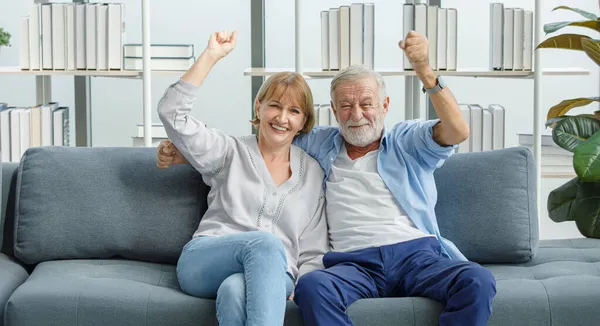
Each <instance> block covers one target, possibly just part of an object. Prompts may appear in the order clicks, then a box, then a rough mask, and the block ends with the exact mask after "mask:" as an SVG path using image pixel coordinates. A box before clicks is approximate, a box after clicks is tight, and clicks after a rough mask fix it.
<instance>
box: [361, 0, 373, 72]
mask: <svg viewBox="0 0 600 326" xmlns="http://www.w3.org/2000/svg"><path fill="white" fill-rule="evenodd" d="M363 15H364V16H363V19H364V28H363V65H365V66H367V67H369V68H371V69H374V68H375V4H373V3H365V4H364V8H363Z"/></svg>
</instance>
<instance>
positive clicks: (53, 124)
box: [0, 102, 70, 162]
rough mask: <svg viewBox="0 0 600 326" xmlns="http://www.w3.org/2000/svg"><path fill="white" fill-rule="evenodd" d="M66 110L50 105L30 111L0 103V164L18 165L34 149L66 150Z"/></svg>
mask: <svg viewBox="0 0 600 326" xmlns="http://www.w3.org/2000/svg"><path fill="white" fill-rule="evenodd" d="M69 134H70V132H69V108H68V107H59V105H58V103H56V102H51V103H47V104H44V105H36V106H33V107H11V106H8V105H7V104H6V103H0V151H1V153H2V156H1V158H2V161H3V162H18V161H19V160H20V159H21V157H22V156H23V154H24V153H25V151H26V150H27V149H29V148H31V147H38V146H69V144H70V142H69Z"/></svg>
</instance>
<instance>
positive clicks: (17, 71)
mask: <svg viewBox="0 0 600 326" xmlns="http://www.w3.org/2000/svg"><path fill="white" fill-rule="evenodd" d="M151 73H152V74H153V75H182V74H184V73H185V71H179V70H176V71H171V70H153V71H152V72H151ZM143 74H144V73H143V71H142V70H22V69H21V68H20V67H0V75H29V76H87V77H132V78H135V77H142V76H143Z"/></svg>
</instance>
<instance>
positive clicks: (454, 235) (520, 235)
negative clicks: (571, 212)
mask: <svg viewBox="0 0 600 326" xmlns="http://www.w3.org/2000/svg"><path fill="white" fill-rule="evenodd" d="M435 179H436V185H437V190H438V201H437V205H436V209H435V211H436V216H437V219H438V224H439V226H440V232H441V234H442V236H443V237H445V238H447V239H449V240H451V241H452V242H454V244H455V245H456V246H457V247H458V248H459V249H460V250H461V251H462V253H463V254H464V255H465V256H466V257H467V258H468V259H469V260H473V261H477V262H480V263H518V262H526V261H529V260H530V259H531V257H532V256H533V255H534V254H535V252H536V251H537V247H538V240H539V231H538V230H539V229H538V212H537V203H536V201H537V195H536V193H537V192H536V180H537V179H536V166H535V162H534V159H533V155H532V154H531V152H530V151H529V150H528V149H526V148H523V147H513V148H506V149H500V150H494V151H487V152H474V153H462V154H461V153H459V154H455V155H453V156H452V157H451V158H450V159H448V160H447V161H446V162H445V163H444V165H443V166H442V167H441V168H439V169H438V170H436V172H435Z"/></svg>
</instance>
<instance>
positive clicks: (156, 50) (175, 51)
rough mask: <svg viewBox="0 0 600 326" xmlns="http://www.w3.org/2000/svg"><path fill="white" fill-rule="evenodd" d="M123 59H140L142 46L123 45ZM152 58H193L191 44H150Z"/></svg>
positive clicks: (192, 46)
mask: <svg viewBox="0 0 600 326" xmlns="http://www.w3.org/2000/svg"><path fill="white" fill-rule="evenodd" d="M123 51H124V52H125V57H134V58H141V57H142V56H143V55H144V49H143V46H142V44H125V45H124V48H123ZM150 51H151V53H152V58H191V57H193V56H194V45H193V44H150Z"/></svg>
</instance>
